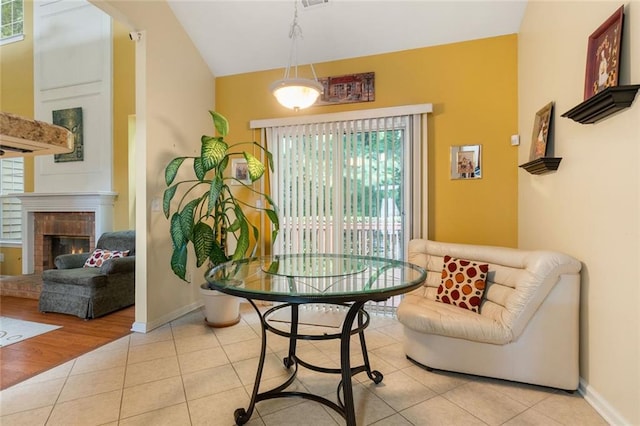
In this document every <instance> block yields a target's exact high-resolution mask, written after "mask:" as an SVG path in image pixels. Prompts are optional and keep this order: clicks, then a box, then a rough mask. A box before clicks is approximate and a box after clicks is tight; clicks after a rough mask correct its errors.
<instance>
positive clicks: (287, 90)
mask: <svg viewBox="0 0 640 426" xmlns="http://www.w3.org/2000/svg"><path fill="white" fill-rule="evenodd" d="M294 7H295V9H294V14H293V23H292V24H291V29H290V30H289V38H290V39H291V50H290V51H289V63H288V65H287V67H286V68H285V70H284V78H283V79H282V80H278V81H276V82H274V83H273V84H272V85H271V92H273V96H275V97H276V99H277V100H278V102H279V103H280V104H281V105H282V106H284V107H286V108H289V109H292V110H294V111H298V110H300V109H304V108H308V107H310V106H311V105H313V104H314V103H315V101H316V100H317V99H318V96H320V94H321V93H322V90H323V88H322V84H320V83H318V77H317V76H316V71H315V69H313V64H310V67H311V72H312V74H313V79H309V78H302V77H298V37H302V28H301V27H300V25H299V24H298V0H296V1H295V2H294Z"/></svg>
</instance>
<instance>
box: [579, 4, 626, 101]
mask: <svg viewBox="0 0 640 426" xmlns="http://www.w3.org/2000/svg"><path fill="white" fill-rule="evenodd" d="M623 19H624V6H620V8H619V9H618V10H616V11H615V12H614V14H613V15H611V16H610V17H609V19H607V20H606V21H604V23H603V24H602V25H600V26H599V27H598V29H597V30H595V31H594V32H593V34H591V35H590V36H589V44H588V46H587V70H586V73H585V80H584V99H585V100H587V99H589V98H590V97H592V96H593V95H595V94H596V93H599V92H602V91H603V90H604V89H606V88H607V87H612V86H617V85H618V77H619V76H618V74H619V70H620V42H621V40H622V21H623Z"/></svg>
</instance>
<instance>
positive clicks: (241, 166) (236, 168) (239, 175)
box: [231, 158, 251, 185]
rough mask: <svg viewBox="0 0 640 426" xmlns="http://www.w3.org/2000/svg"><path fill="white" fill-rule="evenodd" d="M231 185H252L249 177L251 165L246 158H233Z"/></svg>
mask: <svg viewBox="0 0 640 426" xmlns="http://www.w3.org/2000/svg"><path fill="white" fill-rule="evenodd" d="M231 177H232V178H233V180H232V181H231V185H242V184H245V185H251V178H250V177H249V166H248V165H247V160H245V159H244V158H234V159H232V160H231Z"/></svg>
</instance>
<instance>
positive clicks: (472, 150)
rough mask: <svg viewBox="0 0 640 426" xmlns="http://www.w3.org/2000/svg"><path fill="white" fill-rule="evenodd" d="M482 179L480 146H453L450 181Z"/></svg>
mask: <svg viewBox="0 0 640 426" xmlns="http://www.w3.org/2000/svg"><path fill="white" fill-rule="evenodd" d="M481 177H482V145H454V146H452V147H451V179H480V178H481Z"/></svg>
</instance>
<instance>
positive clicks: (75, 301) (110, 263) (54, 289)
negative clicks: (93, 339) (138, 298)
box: [39, 230, 136, 319]
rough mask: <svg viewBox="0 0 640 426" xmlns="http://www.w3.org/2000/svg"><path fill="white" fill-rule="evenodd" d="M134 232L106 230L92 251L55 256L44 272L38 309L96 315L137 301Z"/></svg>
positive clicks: (81, 316) (88, 316)
mask: <svg viewBox="0 0 640 426" xmlns="http://www.w3.org/2000/svg"><path fill="white" fill-rule="evenodd" d="M135 250H136V235H135V231H132V230H130V231H116V232H105V233H104V234H102V236H100V238H99V239H98V242H97V243H96V250H94V251H93V252H92V253H80V254H64V255H61V256H58V257H56V259H55V261H54V262H55V265H56V268H57V269H48V270H46V271H44V272H43V273H42V292H41V293H40V303H39V309H40V311H42V312H58V313H64V314H71V315H76V316H78V317H80V318H85V319H88V318H97V317H100V316H102V315H106V314H108V313H110V312H113V311H116V310H118V309H122V308H124V307H127V306H130V305H133V304H134V302H135V262H136V257H135Z"/></svg>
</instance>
